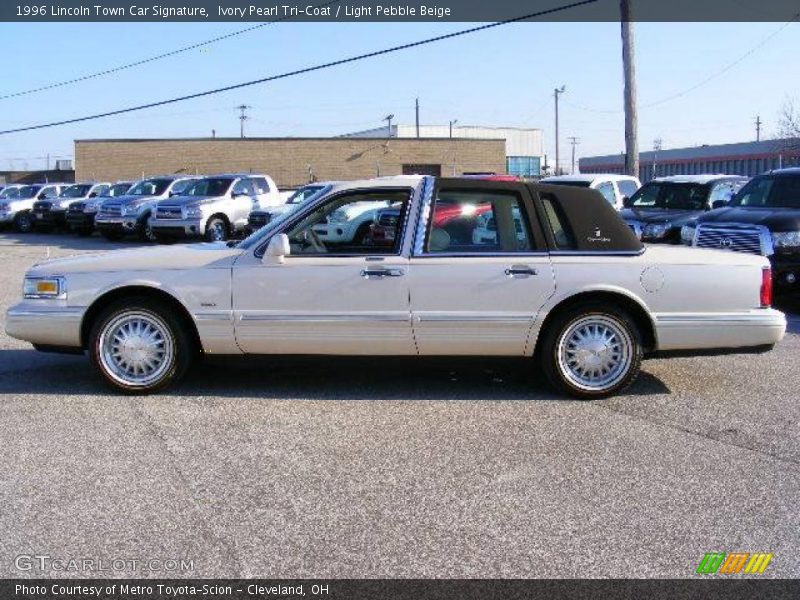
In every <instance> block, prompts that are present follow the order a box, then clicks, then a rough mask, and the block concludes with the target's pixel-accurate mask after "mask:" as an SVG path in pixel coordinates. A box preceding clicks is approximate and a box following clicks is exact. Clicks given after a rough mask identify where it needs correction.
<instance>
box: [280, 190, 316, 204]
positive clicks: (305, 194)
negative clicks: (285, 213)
mask: <svg viewBox="0 0 800 600" xmlns="http://www.w3.org/2000/svg"><path fill="white" fill-rule="evenodd" d="M321 189H322V186H321V185H307V186H306V187H302V188H300V189H299V190H297V191H296V192H295V193H294V194H292V195H291V196H290V197H289V199H288V200H287V201H286V204H300V203H301V202H303V201H304V200H307V199H308V198H311V196H313V195H314V194H316V193H317V192H318V191H320V190H321Z"/></svg>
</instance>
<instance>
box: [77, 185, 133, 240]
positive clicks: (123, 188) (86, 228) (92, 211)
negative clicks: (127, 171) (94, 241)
mask: <svg viewBox="0 0 800 600" xmlns="http://www.w3.org/2000/svg"><path fill="white" fill-rule="evenodd" d="M132 185H133V182H131V181H118V182H117V183H115V184H114V185H112V186H110V187H109V188H108V189H106V190H105V191H104V192H102V193H101V194H98V195H97V196H96V197H95V198H90V199H89V200H82V201H80V202H73V203H72V204H70V205H69V208H68V209H67V215H66V219H67V224H68V225H69V227H70V229H72V231H74V232H75V233H77V234H78V235H80V236H88V235H91V234H92V232H93V231H94V221H95V219H96V218H97V211H98V210H100V207H101V206H102V205H103V203H104V202H105V201H106V200H109V199H111V198H117V197H119V196H123V195H124V194H126V193H127V192H128V190H129V189H130V188H131V186H132Z"/></svg>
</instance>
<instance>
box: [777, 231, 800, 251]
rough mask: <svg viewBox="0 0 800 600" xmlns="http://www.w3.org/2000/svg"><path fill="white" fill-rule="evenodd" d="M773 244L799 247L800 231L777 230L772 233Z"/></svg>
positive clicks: (779, 246)
mask: <svg viewBox="0 0 800 600" xmlns="http://www.w3.org/2000/svg"><path fill="white" fill-rule="evenodd" d="M772 245H773V246H775V247H776V248H797V247H798V246H800V231H776V232H775V233H773V234H772Z"/></svg>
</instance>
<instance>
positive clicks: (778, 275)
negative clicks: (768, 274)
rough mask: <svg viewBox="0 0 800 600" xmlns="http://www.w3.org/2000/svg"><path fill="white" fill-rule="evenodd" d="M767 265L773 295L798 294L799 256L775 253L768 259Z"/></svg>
mask: <svg viewBox="0 0 800 600" xmlns="http://www.w3.org/2000/svg"><path fill="white" fill-rule="evenodd" d="M769 263H770V265H771V266H772V284H773V286H774V289H775V294H776V295H780V296H787V295H794V294H800V254H783V253H776V254H773V255H772V256H770V257H769Z"/></svg>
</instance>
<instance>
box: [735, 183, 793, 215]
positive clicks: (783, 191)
mask: <svg viewBox="0 0 800 600" xmlns="http://www.w3.org/2000/svg"><path fill="white" fill-rule="evenodd" d="M730 206H753V207H757V208H800V175H798V176H782V177H775V176H774V175H773V176H770V175H764V176H761V177H755V178H754V179H752V180H751V181H750V183H748V184H747V185H746V186H744V187H743V188H742V189H741V190H739V192H738V193H737V194H736V196H735V197H734V198H733V200H731V203H730Z"/></svg>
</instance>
